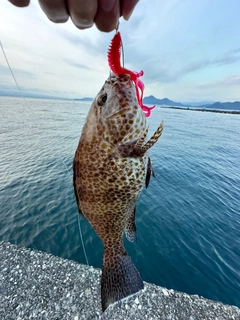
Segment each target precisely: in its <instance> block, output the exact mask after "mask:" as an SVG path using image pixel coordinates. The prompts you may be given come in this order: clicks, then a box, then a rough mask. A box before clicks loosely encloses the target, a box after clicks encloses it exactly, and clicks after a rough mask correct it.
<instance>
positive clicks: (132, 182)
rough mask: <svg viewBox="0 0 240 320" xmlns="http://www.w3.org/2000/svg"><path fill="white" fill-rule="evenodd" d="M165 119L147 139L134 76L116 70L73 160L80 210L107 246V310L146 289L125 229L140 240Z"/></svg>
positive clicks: (103, 284) (103, 280) (95, 104)
mask: <svg viewBox="0 0 240 320" xmlns="http://www.w3.org/2000/svg"><path fill="white" fill-rule="evenodd" d="M163 127H164V123H163V121H162V122H161V124H160V125H159V127H158V128H157V130H156V131H155V133H154V134H153V136H152V137H151V138H150V139H149V140H148V141H147V134H148V129H149V127H148V125H147V121H146V116H145V114H144V112H143V110H142V109H141V108H140V106H139V104H138V100H137V97H136V88H135V84H134V82H133V81H132V80H131V78H130V75H129V74H121V75H115V74H113V73H112V74H111V75H110V77H109V78H108V79H107V80H106V81H105V83H104V85H103V86H102V88H101V90H100V91H99V93H98V94H97V95H96V97H95V99H94V100H93V102H92V105H91V107H90V109H89V112H88V115H87V118H86V120H85V123H84V126H83V129H82V132H81V136H80V140H79V144H78V146H77V149H76V152H75V156H74V161H73V185H74V192H75V196H76V201H77V205H78V209H79V213H80V214H82V215H83V216H84V217H85V218H86V219H87V220H88V221H89V223H90V224H91V226H92V227H93V229H94V230H95V232H96V234H97V235H98V236H99V237H100V239H101V240H102V242H103V245H104V253H103V260H102V275H101V303H102V310H103V311H105V310H106V308H107V307H108V306H109V305H111V304H113V303H114V302H116V301H119V300H121V299H123V298H125V297H127V296H129V295H132V294H134V293H136V292H138V291H140V290H141V289H143V288H144V284H143V281H142V278H141V276H140V274H139V272H138V270H137V268H136V267H135V265H134V264H133V262H132V260H131V258H130V256H129V255H128V253H127V251H126V249H125V247H124V243H123V238H124V233H125V235H126V238H127V239H128V240H129V241H131V242H136V240H137V229H136V223H135V215H136V200H137V198H138V197H139V195H140V193H141V191H142V189H143V187H144V184H146V187H147V186H148V184H149V181H150V177H151V176H154V172H153V169H152V165H151V160H150V157H149V155H148V150H149V149H150V148H151V147H152V146H153V145H154V144H155V143H156V142H157V141H158V139H159V137H160V136H161V134H162V131H163Z"/></svg>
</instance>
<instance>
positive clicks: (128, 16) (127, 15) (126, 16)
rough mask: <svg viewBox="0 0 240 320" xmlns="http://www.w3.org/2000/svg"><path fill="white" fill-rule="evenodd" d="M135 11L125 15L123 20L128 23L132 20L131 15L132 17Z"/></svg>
mask: <svg viewBox="0 0 240 320" xmlns="http://www.w3.org/2000/svg"><path fill="white" fill-rule="evenodd" d="M133 10H134V9H133ZM133 10H132V11H130V12H129V13H128V14H125V15H124V16H123V19H124V20H126V21H128V20H129V19H130V17H131V15H132V13H133Z"/></svg>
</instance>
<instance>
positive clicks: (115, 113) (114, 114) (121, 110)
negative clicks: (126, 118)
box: [107, 106, 131, 120]
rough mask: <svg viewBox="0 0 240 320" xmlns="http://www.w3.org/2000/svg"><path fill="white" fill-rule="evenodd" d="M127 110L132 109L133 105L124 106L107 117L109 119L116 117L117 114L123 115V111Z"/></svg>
mask: <svg viewBox="0 0 240 320" xmlns="http://www.w3.org/2000/svg"><path fill="white" fill-rule="evenodd" d="M127 111H131V107H130V106H128V107H124V108H122V109H120V110H118V111H117V112H114V113H113V114H111V115H110V116H108V117H107V120H109V119H112V118H115V117H116V116H118V115H121V113H125V112H127Z"/></svg>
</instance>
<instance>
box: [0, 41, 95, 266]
mask: <svg viewBox="0 0 240 320" xmlns="http://www.w3.org/2000/svg"><path fill="white" fill-rule="evenodd" d="M0 46H1V49H2V52H3V56H4V58H5V60H6V63H7V65H8V68H9V70H10V72H11V75H12V77H13V79H14V82H15V84H16V86H17V88H18V90H19V92H20V94H21V97H22V99H23V100H24V103H25V105H26V106H27V108H28V110H29V111H30V112H31V114H32V115H33V119H34V121H36V116H35V114H34V112H33V111H32V109H31V108H30V107H29V104H28V103H27V100H26V98H25V96H24V94H23V92H22V90H21V88H20V86H19V85H18V82H17V79H16V77H15V76H14V73H13V71H12V68H11V65H10V63H9V61H8V58H7V55H6V53H5V50H4V47H3V44H2V41H1V40H0ZM38 125H39V122H38ZM40 126H41V124H40ZM53 154H54V156H56V154H55V153H54V150H53ZM60 158H61V162H62V164H63V166H64V167H65V169H66V172H67V174H68V175H69V177H70V178H72V175H71V174H70V171H69V169H68V167H67V166H66V164H65V162H64V161H63V158H62V157H61V155H60ZM48 212H49V209H48ZM77 215H78V229H79V234H80V239H81V242H82V247H83V252H84V257H85V260H86V262H87V265H88V266H89V261H88V257H87V253H86V249H85V245H84V241H83V235H82V228H81V222H80V214H79V213H77Z"/></svg>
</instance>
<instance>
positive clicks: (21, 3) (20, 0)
mask: <svg viewBox="0 0 240 320" xmlns="http://www.w3.org/2000/svg"><path fill="white" fill-rule="evenodd" d="M8 1H9V2H11V3H12V4H13V5H14V6H17V7H27V6H28V5H29V2H30V0H8Z"/></svg>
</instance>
